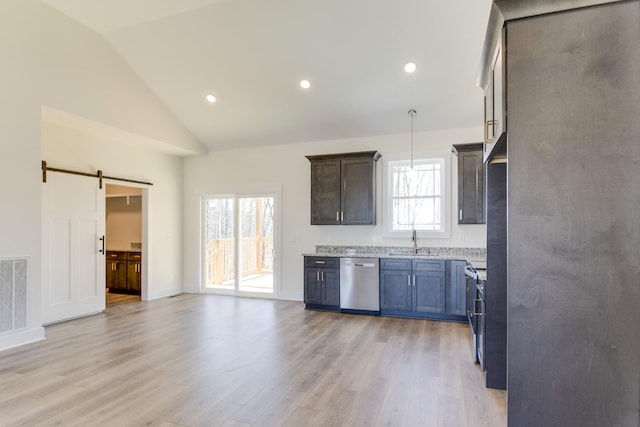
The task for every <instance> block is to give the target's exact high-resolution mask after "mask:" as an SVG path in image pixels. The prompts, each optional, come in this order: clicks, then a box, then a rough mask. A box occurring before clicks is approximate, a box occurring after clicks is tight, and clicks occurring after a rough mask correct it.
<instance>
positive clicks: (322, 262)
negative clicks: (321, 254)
mask: <svg viewBox="0 0 640 427" xmlns="http://www.w3.org/2000/svg"><path fill="white" fill-rule="evenodd" d="M326 263H327V261H324V260H317V261H316V264H322V265H324V264H326Z"/></svg>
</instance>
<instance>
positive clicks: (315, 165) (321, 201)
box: [311, 160, 340, 225]
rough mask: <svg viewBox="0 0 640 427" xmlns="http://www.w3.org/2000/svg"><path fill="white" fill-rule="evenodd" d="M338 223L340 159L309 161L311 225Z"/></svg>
mask: <svg viewBox="0 0 640 427" xmlns="http://www.w3.org/2000/svg"><path fill="white" fill-rule="evenodd" d="M331 224H340V160H331V161H314V162H311V225H331Z"/></svg>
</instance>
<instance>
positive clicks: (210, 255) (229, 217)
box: [203, 195, 276, 293]
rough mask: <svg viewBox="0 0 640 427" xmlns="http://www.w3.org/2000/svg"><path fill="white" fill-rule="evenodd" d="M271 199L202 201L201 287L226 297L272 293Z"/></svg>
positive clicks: (272, 205)
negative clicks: (202, 248)
mask: <svg viewBox="0 0 640 427" xmlns="http://www.w3.org/2000/svg"><path fill="white" fill-rule="evenodd" d="M275 200H276V199H275V197H274V196H272V195H260V196H257V197H255V196H251V197H248V196H212V197H209V198H206V199H205V200H204V242H205V243H204V256H203V258H204V263H203V264H204V287H205V289H209V290H213V291H216V290H218V291H222V292H226V293H273V291H274V277H273V272H274V253H275V252H274V251H275V247H274V224H275V221H274V218H275Z"/></svg>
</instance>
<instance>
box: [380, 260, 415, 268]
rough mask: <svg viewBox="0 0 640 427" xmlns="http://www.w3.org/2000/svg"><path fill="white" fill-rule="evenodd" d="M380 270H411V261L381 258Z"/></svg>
mask: <svg viewBox="0 0 640 427" xmlns="http://www.w3.org/2000/svg"><path fill="white" fill-rule="evenodd" d="M380 269H381V270H383V269H384V270H411V260H410V259H408V258H381V259H380Z"/></svg>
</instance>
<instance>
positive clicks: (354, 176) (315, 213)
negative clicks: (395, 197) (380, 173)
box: [306, 151, 380, 225]
mask: <svg viewBox="0 0 640 427" xmlns="http://www.w3.org/2000/svg"><path fill="white" fill-rule="evenodd" d="M306 157H307V159H309V161H310V162H311V225H340V224H342V225H349V224H375V223H376V163H375V162H376V161H377V160H378V159H379V158H380V153H378V152H377V151H364V152H357V153H341V154H327V155H317V156H306Z"/></svg>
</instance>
